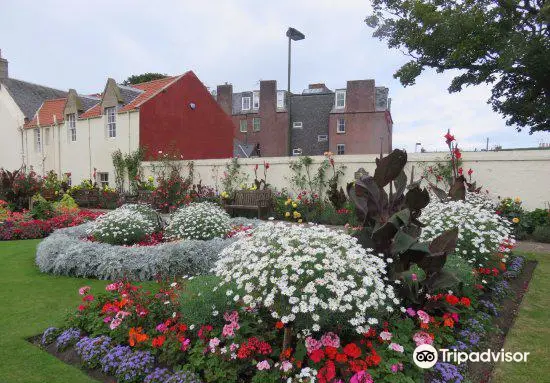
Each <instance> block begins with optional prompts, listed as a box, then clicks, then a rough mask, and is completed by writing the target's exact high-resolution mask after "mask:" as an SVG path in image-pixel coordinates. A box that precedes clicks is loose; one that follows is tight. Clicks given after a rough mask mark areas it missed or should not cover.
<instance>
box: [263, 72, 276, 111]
mask: <svg viewBox="0 0 550 383" xmlns="http://www.w3.org/2000/svg"><path fill="white" fill-rule="evenodd" d="M276 107H277V81H275V80H261V81H260V111H261V112H262V113H265V112H267V113H273V114H275V110H276Z"/></svg>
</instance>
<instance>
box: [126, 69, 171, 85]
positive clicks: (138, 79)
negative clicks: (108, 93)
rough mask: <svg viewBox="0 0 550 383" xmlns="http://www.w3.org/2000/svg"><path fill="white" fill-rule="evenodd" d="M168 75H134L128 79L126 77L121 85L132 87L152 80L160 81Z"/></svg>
mask: <svg viewBox="0 0 550 383" xmlns="http://www.w3.org/2000/svg"><path fill="white" fill-rule="evenodd" d="M166 77H168V75H166V74H162V73H150V72H148V73H142V74H134V75H132V76H130V77H128V78H127V79H126V80H124V82H123V83H122V85H134V84H141V83H142V82H147V81H153V80H160V79H161V78H166Z"/></svg>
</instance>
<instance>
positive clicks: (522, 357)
mask: <svg viewBox="0 0 550 383" xmlns="http://www.w3.org/2000/svg"><path fill="white" fill-rule="evenodd" d="M439 351H440V352H441V361H443V362H446V363H456V364H461V363H467V362H484V363H487V362H527V356H528V355H529V354H530V352H511V351H504V349H500V351H496V352H495V351H491V349H488V350H487V351H483V352H477V351H475V352H464V351H457V350H449V349H446V348H442V349H440V350H439ZM438 359H439V355H438V352H437V350H436V349H435V348H434V347H433V346H431V345H429V344H422V345H420V346H418V347H417V348H416V349H415V350H414V352H413V362H414V364H416V365H417V366H418V367H420V368H432V367H433V366H434V365H435V364H436V363H437V361H438Z"/></svg>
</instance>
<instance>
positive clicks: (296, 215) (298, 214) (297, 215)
mask: <svg viewBox="0 0 550 383" xmlns="http://www.w3.org/2000/svg"><path fill="white" fill-rule="evenodd" d="M293 215H294V218H300V217H301V216H302V215H301V214H300V213H299V212H297V211H295V212H294V213H293Z"/></svg>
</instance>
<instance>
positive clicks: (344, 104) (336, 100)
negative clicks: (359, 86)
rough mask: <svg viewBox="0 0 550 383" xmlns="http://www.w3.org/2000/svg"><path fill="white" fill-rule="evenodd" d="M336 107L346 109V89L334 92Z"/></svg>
mask: <svg viewBox="0 0 550 383" xmlns="http://www.w3.org/2000/svg"><path fill="white" fill-rule="evenodd" d="M339 96H341V97H340V98H341V99H340V101H342V102H341V105H340V104H339V103H338V101H339V100H338V97H339ZM334 107H335V108H336V109H344V108H345V107H346V90H345V89H340V90H337V91H336V92H334Z"/></svg>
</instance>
